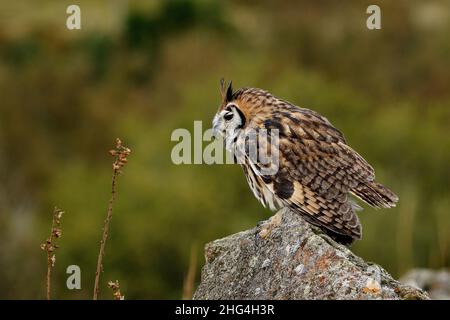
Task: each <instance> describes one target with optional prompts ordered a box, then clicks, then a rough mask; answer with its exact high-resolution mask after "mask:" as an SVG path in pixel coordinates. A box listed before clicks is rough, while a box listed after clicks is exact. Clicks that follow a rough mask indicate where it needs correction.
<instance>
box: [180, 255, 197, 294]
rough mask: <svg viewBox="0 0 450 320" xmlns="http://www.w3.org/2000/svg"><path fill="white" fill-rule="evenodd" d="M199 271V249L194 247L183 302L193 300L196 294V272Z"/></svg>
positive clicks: (184, 287)
mask: <svg viewBox="0 0 450 320" xmlns="http://www.w3.org/2000/svg"><path fill="white" fill-rule="evenodd" d="M196 270H197V247H195V246H192V248H191V254H190V258H189V268H188V272H187V274H186V277H185V278H184V283H183V297H182V299H183V300H191V299H192V296H193V294H194V283H195V272H196Z"/></svg>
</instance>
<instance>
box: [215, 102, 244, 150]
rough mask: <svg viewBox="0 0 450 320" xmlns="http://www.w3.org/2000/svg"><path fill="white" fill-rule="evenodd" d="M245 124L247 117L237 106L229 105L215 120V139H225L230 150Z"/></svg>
mask: <svg viewBox="0 0 450 320" xmlns="http://www.w3.org/2000/svg"><path fill="white" fill-rule="evenodd" d="M244 124H245V117H244V115H243V114H242V112H241V111H240V110H239V109H238V107H237V105H235V104H232V103H230V104H228V105H227V107H226V108H224V109H223V110H222V111H220V112H218V113H217V114H216V115H215V116H214V120H213V134H214V137H215V138H216V139H217V138H220V139H225V142H226V148H227V149H229V148H230V147H231V146H232V145H233V143H234V140H235V138H236V137H237V136H238V134H239V132H240V129H241V128H242V127H243V126H244Z"/></svg>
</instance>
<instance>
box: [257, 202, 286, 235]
mask: <svg viewBox="0 0 450 320" xmlns="http://www.w3.org/2000/svg"><path fill="white" fill-rule="evenodd" d="M284 210H287V208H283V209H280V210H278V212H277V213H275V214H274V215H273V216H272V217H270V218H269V220H267V221H264V222H263V223H262V224H261V231H260V232H259V236H260V237H261V238H263V239H265V238H267V237H268V236H269V235H270V234H271V233H272V231H273V229H275V228H276V227H278V226H279V225H280V223H281V220H282V219H283V213H284Z"/></svg>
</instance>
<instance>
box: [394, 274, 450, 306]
mask: <svg viewBox="0 0 450 320" xmlns="http://www.w3.org/2000/svg"><path fill="white" fill-rule="evenodd" d="M400 281H401V282H402V283H405V284H408V285H411V286H413V287H417V288H420V289H422V290H426V291H427V292H428V293H429V295H430V297H431V299H435V300H450V270H446V269H442V270H431V269H413V270H411V271H409V272H408V273H407V274H405V275H404V276H402V277H401V278H400Z"/></svg>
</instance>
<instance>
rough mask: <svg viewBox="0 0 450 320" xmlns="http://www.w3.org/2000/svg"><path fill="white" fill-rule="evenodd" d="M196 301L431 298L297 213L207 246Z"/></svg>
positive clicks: (280, 215)
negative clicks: (364, 258)
mask: <svg viewBox="0 0 450 320" xmlns="http://www.w3.org/2000/svg"><path fill="white" fill-rule="evenodd" d="M205 258H206V264H205V266H204V267H203V270H202V279H201V283H200V285H199V287H198V289H197V291H196V292H195V295H194V299H429V297H428V295H427V294H426V293H425V292H423V291H422V290H420V289H417V288H414V287H411V286H407V285H403V284H401V283H400V282H398V281H396V280H394V279H393V278H392V277H391V276H390V275H389V274H388V273H387V272H386V271H385V270H384V269H383V268H381V267H380V266H378V265H376V264H371V263H368V262H365V261H364V260H362V259H361V258H359V257H357V256H356V255H354V254H353V253H352V252H351V251H350V250H349V249H348V248H346V247H345V246H342V245H340V244H338V243H336V242H335V241H333V240H332V239H330V238H329V237H328V236H326V235H324V234H323V233H322V232H321V231H320V230H319V229H317V228H315V227H313V226H311V225H309V224H308V223H306V222H305V221H304V220H303V219H302V218H301V217H300V216H299V215H298V214H295V213H294V212H292V211H290V210H288V209H282V210H280V211H279V212H278V213H277V214H276V215H274V216H273V217H272V218H271V219H269V220H268V221H265V222H264V223H262V224H260V225H259V226H257V227H255V228H253V229H251V230H248V231H244V232H240V233H237V234H234V235H231V236H228V237H226V238H223V239H219V240H215V241H213V242H211V243H208V244H207V245H206V247H205Z"/></svg>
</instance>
